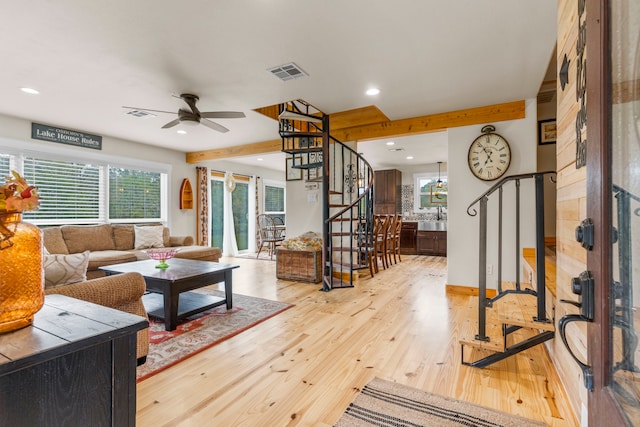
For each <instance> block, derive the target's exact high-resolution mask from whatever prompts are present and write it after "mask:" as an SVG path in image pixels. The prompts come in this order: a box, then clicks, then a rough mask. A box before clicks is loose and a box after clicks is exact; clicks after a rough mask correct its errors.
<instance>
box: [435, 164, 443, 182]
mask: <svg viewBox="0 0 640 427" xmlns="http://www.w3.org/2000/svg"><path fill="white" fill-rule="evenodd" d="M441 164H442V162H438V180H437V181H436V188H442V186H443V183H442V180H441V179H440V165H441Z"/></svg>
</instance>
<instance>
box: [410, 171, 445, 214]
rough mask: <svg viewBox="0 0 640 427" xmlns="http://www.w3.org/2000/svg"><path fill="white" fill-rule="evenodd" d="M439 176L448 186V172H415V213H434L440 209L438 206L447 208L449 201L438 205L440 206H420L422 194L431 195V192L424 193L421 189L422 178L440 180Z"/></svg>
mask: <svg viewBox="0 0 640 427" xmlns="http://www.w3.org/2000/svg"><path fill="white" fill-rule="evenodd" d="M438 177H439V178H440V180H441V181H442V182H443V183H444V185H445V187H447V188H448V184H449V181H448V178H447V174H446V173H444V174H443V173H440V174H438V172H423V173H415V174H413V188H414V191H413V212H414V213H434V212H436V211H437V210H438V208H439V207H440V208H441V209H445V210H446V209H447V207H448V203H444V204H442V205H438V206H431V207H425V208H421V207H420V204H421V203H420V199H421V196H423V195H425V196H429V197H430V196H431V192H428V193H423V192H421V191H420V189H421V186H420V180H424V179H428V180H436V181H437V180H438Z"/></svg>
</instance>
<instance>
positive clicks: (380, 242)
mask: <svg viewBox="0 0 640 427" xmlns="http://www.w3.org/2000/svg"><path fill="white" fill-rule="evenodd" d="M388 227H389V219H388V216H387V215H376V216H374V223H373V230H374V231H373V243H374V253H375V257H376V262H375V267H376V272H377V271H379V270H378V260H380V262H381V263H382V268H383V269H384V270H386V269H387V267H388V266H389V264H388V263H387V229H388Z"/></svg>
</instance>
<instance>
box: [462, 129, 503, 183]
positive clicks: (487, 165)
mask: <svg viewBox="0 0 640 427" xmlns="http://www.w3.org/2000/svg"><path fill="white" fill-rule="evenodd" d="M468 162H469V169H470V170H471V173H473V175H474V176H476V177H477V178H480V179H482V180H484V181H493V180H494V179H498V178H500V177H501V176H502V175H504V174H505V172H506V171H507V169H509V165H510V164H511V149H510V148H509V143H508V142H507V140H506V139H504V138H503V137H502V136H500V135H498V134H497V133H485V134H484V135H480V136H479V137H477V138H476V139H475V140H474V141H473V143H471V146H470V147H469V156H468Z"/></svg>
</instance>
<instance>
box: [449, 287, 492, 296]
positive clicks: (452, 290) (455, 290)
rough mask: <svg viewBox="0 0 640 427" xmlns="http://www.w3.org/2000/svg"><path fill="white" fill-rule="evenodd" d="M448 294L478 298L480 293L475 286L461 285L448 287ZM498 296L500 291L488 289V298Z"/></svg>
mask: <svg viewBox="0 0 640 427" xmlns="http://www.w3.org/2000/svg"><path fill="white" fill-rule="evenodd" d="M446 292H447V293H448V294H456V295H469V296H474V297H477V296H478V294H479V293H480V290H479V289H478V288H474V287H473V286H460V285H449V284H447V286H446ZM496 295H498V291H496V290H495V289H487V298H493V297H495V296H496Z"/></svg>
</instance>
